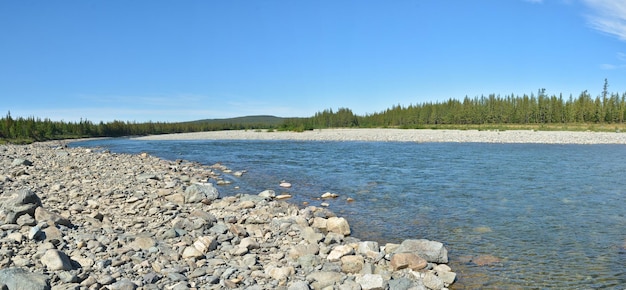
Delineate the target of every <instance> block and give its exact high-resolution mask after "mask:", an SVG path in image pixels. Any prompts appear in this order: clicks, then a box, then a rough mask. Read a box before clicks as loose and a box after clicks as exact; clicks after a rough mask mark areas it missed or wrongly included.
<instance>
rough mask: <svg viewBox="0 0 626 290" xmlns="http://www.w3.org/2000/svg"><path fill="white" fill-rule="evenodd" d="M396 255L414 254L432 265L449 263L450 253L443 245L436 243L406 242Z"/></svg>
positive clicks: (401, 245)
mask: <svg viewBox="0 0 626 290" xmlns="http://www.w3.org/2000/svg"><path fill="white" fill-rule="evenodd" d="M394 253H414V254H416V255H418V256H420V257H422V258H424V259H425V260H426V261H428V262H431V263H437V264H446V263H448V251H447V250H446V248H445V247H444V246H443V244H442V243H440V242H436V241H430V240H425V239H419V240H404V241H403V242H402V243H401V244H400V246H399V247H398V248H397V249H396V250H395V251H394Z"/></svg>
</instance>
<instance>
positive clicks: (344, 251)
mask: <svg viewBox="0 0 626 290" xmlns="http://www.w3.org/2000/svg"><path fill="white" fill-rule="evenodd" d="M351 254H354V249H353V248H352V247H350V246H348V245H339V246H336V247H335V248H334V249H333V250H332V251H330V254H328V256H327V257H326V259H328V261H330V262H336V261H339V260H340V259H341V257H343V256H345V255H351Z"/></svg>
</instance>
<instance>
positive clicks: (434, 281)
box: [423, 271, 443, 290]
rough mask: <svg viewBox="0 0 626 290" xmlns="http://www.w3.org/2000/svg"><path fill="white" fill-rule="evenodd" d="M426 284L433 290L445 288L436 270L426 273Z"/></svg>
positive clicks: (424, 280)
mask: <svg viewBox="0 0 626 290" xmlns="http://www.w3.org/2000/svg"><path fill="white" fill-rule="evenodd" d="M423 282H424V286H426V287H427V288H429V289H432V290H441V289H443V281H442V280H441V279H440V278H439V277H437V275H435V273H434V272H432V271H428V272H426V274H425V275H424V279H423Z"/></svg>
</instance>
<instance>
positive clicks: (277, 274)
mask: <svg viewBox="0 0 626 290" xmlns="http://www.w3.org/2000/svg"><path fill="white" fill-rule="evenodd" d="M294 273H295V269H294V268H293V267H291V266H287V267H275V266H269V267H267V268H266V269H265V274H266V275H268V276H270V277H272V279H274V280H286V279H287V278H289V277H290V276H291V275H293V274H294Z"/></svg>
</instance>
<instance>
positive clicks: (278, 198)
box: [275, 194, 291, 200]
mask: <svg viewBox="0 0 626 290" xmlns="http://www.w3.org/2000/svg"><path fill="white" fill-rule="evenodd" d="M288 198H291V194H279V195H277V196H276V197H275V199H277V200H282V199H288Z"/></svg>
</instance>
